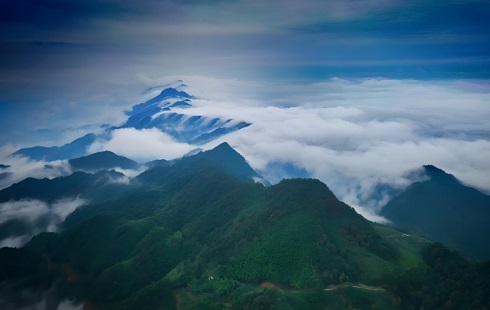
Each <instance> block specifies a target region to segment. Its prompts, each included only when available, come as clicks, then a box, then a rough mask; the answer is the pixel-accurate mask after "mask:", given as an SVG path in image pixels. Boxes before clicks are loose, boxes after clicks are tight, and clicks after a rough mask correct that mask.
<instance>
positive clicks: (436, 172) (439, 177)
mask: <svg viewBox="0 0 490 310" xmlns="http://www.w3.org/2000/svg"><path fill="white" fill-rule="evenodd" d="M423 168H424V171H425V173H426V174H427V176H428V177H429V178H430V179H431V180H432V181H434V182H438V183H445V184H460V182H459V181H458V179H456V177H455V176H453V175H452V174H449V173H447V172H445V171H444V170H442V169H440V168H438V167H436V166H434V165H424V166H423Z"/></svg>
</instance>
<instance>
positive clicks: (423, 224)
mask: <svg viewBox="0 0 490 310" xmlns="http://www.w3.org/2000/svg"><path fill="white" fill-rule="evenodd" d="M423 169H424V172H425V175H427V176H428V179H427V180H425V181H420V182H416V183H414V184H412V185H410V186H409V187H408V188H407V189H405V190H404V191H403V192H402V193H400V194H399V195H398V196H395V197H394V198H393V199H391V200H390V201H389V202H388V203H387V204H386V205H385V206H384V207H383V208H382V209H381V213H380V215H382V216H383V217H385V218H386V219H388V220H389V221H391V223H392V225H394V226H395V227H397V228H399V229H403V230H405V231H408V232H410V233H417V234H420V235H423V236H426V237H428V238H430V239H432V240H437V241H440V242H443V243H444V244H446V245H448V246H450V247H451V248H454V249H457V250H458V251H461V252H462V253H464V254H465V255H467V256H468V257H470V258H472V259H479V260H481V259H488V258H490V196H488V195H485V194H483V193H481V192H479V191H478V190H476V189H474V188H471V187H468V186H465V185H463V184H462V183H461V182H460V181H458V180H457V179H456V177H454V176H453V175H450V174H447V173H446V172H444V171H443V170H441V169H439V168H437V167H434V166H431V165H427V166H424V168H423Z"/></svg>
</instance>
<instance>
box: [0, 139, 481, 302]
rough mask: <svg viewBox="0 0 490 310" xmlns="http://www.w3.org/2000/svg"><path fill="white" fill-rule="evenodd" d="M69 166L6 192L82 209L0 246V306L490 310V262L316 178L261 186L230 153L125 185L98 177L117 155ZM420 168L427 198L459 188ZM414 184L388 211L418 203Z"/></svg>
mask: <svg viewBox="0 0 490 310" xmlns="http://www.w3.org/2000/svg"><path fill="white" fill-rule="evenodd" d="M108 158H109V159H112V160H114V162H112V163H111V162H110V161H109V163H108V162H107V159H108ZM73 162H75V164H74V167H78V168H80V169H81V170H84V171H77V172H75V173H73V174H72V175H70V176H67V177H61V178H55V179H42V180H36V179H26V180H24V181H22V182H19V183H17V184H14V185H12V186H11V187H9V188H7V189H4V190H2V191H0V198H1V201H3V202H4V203H3V204H2V206H4V205H5V204H6V203H7V204H8V203H12V202H13V201H24V202H26V201H32V200H40V201H41V200H42V201H46V203H48V204H49V205H50V206H52V205H54V204H55V203H57V202H59V201H63V199H65V200H66V199H68V198H73V197H75V196H76V197H79V199H82V200H83V201H84V203H82V204H81V205H80V206H78V208H76V210H75V211H74V212H72V213H70V214H68V215H66V217H65V219H64V220H63V221H62V222H59V223H58V222H56V223H57V224H58V226H57V229H55V230H51V232H44V233H40V234H38V235H36V236H35V237H34V238H32V240H30V241H29V242H28V243H27V244H25V245H24V246H23V247H20V248H9V247H4V248H2V249H0V283H2V285H1V286H0V307H1V308H2V309H17V308H22V307H24V308H25V307H31V308H32V307H44V308H46V309H57V308H61V307H66V306H71V307H80V306H81V305H83V307H85V308H90V309H325V308H327V309H353V308H355V309H374V308H376V309H420V308H424V309H437V308H455V309H458V308H459V309H461V308H465V309H484V308H485V307H488V306H489V305H490V299H489V296H488V294H487V293H488V291H490V264H489V262H488V261H486V262H480V263H472V262H469V261H467V260H466V259H465V258H464V256H462V255H460V254H459V253H458V252H456V251H453V250H450V249H447V248H446V247H445V246H444V245H442V244H441V243H437V242H433V241H430V240H429V239H427V238H424V237H421V236H418V235H417V234H412V233H407V231H406V230H404V231H399V230H397V229H395V228H392V227H390V226H385V225H381V224H375V223H372V222H370V221H368V220H366V219H365V218H363V217H362V216H361V215H359V214H357V213H356V212H355V210H354V209H353V208H351V207H350V206H348V205H346V204H345V203H343V202H341V201H339V200H338V199H337V198H336V197H335V195H334V194H333V193H332V192H331V191H330V189H329V188H328V187H327V185H325V184H324V183H322V182H320V181H318V180H315V179H286V180H283V181H281V182H279V183H278V184H275V185H270V186H265V185H263V184H261V183H257V182H255V181H256V180H259V179H260V178H261V177H260V175H259V174H258V173H257V172H255V171H254V170H253V169H252V168H251V167H250V166H249V165H248V163H247V162H246V160H245V158H244V157H243V156H241V155H240V154H239V153H237V152H236V151H235V150H234V149H232V148H231V147H230V146H229V145H228V144H226V143H224V144H221V145H219V146H218V147H216V148H215V149H212V150H209V151H205V152H199V153H197V154H194V155H190V156H187V157H183V158H181V159H179V160H177V161H174V162H171V163H170V164H169V163H168V162H162V165H154V166H151V165H144V168H143V169H147V170H146V171H144V172H142V173H141V174H139V175H138V176H137V177H134V178H132V179H130V180H128V178H127V177H125V176H124V175H123V174H122V173H120V172H115V171H112V170H104V169H115V168H119V167H116V166H118V165H126V164H130V163H132V162H131V161H128V160H126V159H124V158H121V157H119V156H117V155H116V154H113V153H99V154H93V155H92V156H87V157H84V158H80V159H77V160H75V161H71V162H70V164H71V165H72V163H73ZM116 162H117V163H118V164H117V165H116V164H115V163H116ZM80 163H81V164H80ZM77 165H78V166H77ZM80 165H81V166H80ZM150 166H151V167H150ZM94 168H96V169H94ZM99 169H102V170H99ZM425 169H426V170H427V173H428V174H429V176H430V180H428V181H424V182H420V183H415V184H413V185H412V186H411V187H414V186H415V187H418V186H421V185H420V184H422V185H423V186H424V187H426V186H427V184H425V183H426V182H429V183H428V185H430V186H428V187H427V190H428V191H432V190H433V187H435V188H436V189H437V191H436V192H435V193H436V194H437V195H447V194H448V193H447V192H445V190H451V191H462V189H461V187H464V186H463V185H461V184H460V183H459V182H458V181H457V180H456V179H455V178H454V177H451V176H449V175H447V174H445V173H444V172H443V171H441V170H439V169H437V168H435V167H432V166H427V167H425ZM88 171H91V172H88ZM94 171H97V172H94ZM431 182H433V183H435V184H432V183H431ZM431 184H432V185H431ZM411 187H409V188H407V190H406V191H404V192H402V193H401V194H400V195H399V196H397V198H394V200H393V201H394V202H396V200H397V199H402V198H403V197H404V196H405V195H411V194H412V190H411ZM464 193H466V192H465V191H464ZM473 194H475V191H474V190H473V191H472V190H470V189H469V190H468V194H467V195H473ZM413 195H414V196H412V197H415V198H421V199H422V198H424V197H425V196H420V195H419V193H418V192H416V193H415V194H413ZM400 197H401V198H400ZM410 205H412V207H413V204H410ZM429 207H430V206H429ZM386 208H387V210H390V209H393V210H394V209H400V210H403V209H402V208H399V207H396V206H395V205H390V204H388V205H387V206H386ZM435 210H436V211H437V212H446V213H449V212H447V210H444V208H443V206H438V207H435ZM1 211H5V210H1ZM426 211H428V210H426ZM436 211H434V212H436ZM400 212H401V211H400ZM387 216H388V215H387ZM392 219H393V223H395V220H396V219H397V218H396V217H392ZM31 222H32V221H31ZM33 222H36V221H33ZM413 222H416V221H415V220H414V221H413ZM14 224H15V223H14ZM17 224H18V223H17ZM11 225H13V224H11ZM10 227H11V226H9V227H3V232H4V233H5V232H8V230H9V228H10ZM414 227H416V225H415V226H411V227H410V229H414V230H415V229H418V228H414ZM1 232H2V228H1V227H0V233H1Z"/></svg>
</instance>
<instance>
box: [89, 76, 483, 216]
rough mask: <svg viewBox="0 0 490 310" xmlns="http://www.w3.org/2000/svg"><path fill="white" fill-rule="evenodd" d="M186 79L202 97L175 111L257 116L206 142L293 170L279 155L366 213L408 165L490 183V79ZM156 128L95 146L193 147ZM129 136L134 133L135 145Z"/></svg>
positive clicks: (150, 150) (126, 151)
mask: <svg viewBox="0 0 490 310" xmlns="http://www.w3.org/2000/svg"><path fill="white" fill-rule="evenodd" d="M185 81H186V83H188V84H189V85H190V90H189V92H190V93H192V94H194V95H196V96H198V97H201V98H206V100H195V101H194V102H193V105H194V107H193V108H188V109H182V110H180V111H178V112H179V113H183V114H189V115H191V114H192V115H196V114H199V115H206V116H211V117H223V118H233V119H239V120H243V121H247V122H250V123H252V126H250V127H247V128H244V129H242V130H239V131H237V132H234V133H231V134H229V135H226V136H224V137H222V138H220V139H219V140H218V141H214V142H212V143H210V144H208V145H207V147H208V148H211V147H213V146H215V145H217V144H218V143H221V142H223V141H227V142H229V143H230V144H231V145H232V146H233V147H235V148H236V149H237V150H238V151H239V152H240V153H241V154H243V155H244V156H245V158H247V160H248V161H249V162H250V164H251V165H252V166H253V167H254V168H255V169H257V170H258V171H260V172H261V173H262V174H263V175H264V176H265V177H266V178H269V179H270V180H271V181H273V182H277V181H279V177H284V176H288V173H287V172H285V173H283V174H282V175H281V174H280V173H279V174H278V173H277V171H271V170H270V168H271V167H274V168H275V169H277V167H278V165H277V163H283V164H287V165H289V166H293V167H295V168H297V169H296V170H297V171H298V170H299V171H305V173H306V174H307V175H310V176H312V177H315V178H319V179H320V180H322V181H323V182H325V183H326V184H327V185H328V186H329V187H330V188H331V189H332V190H333V191H334V193H335V194H336V195H337V196H338V197H339V198H340V199H342V200H344V201H345V202H347V203H349V204H350V205H352V206H354V207H356V208H357V209H358V211H360V212H362V213H363V214H364V215H366V216H368V217H369V216H370V215H372V214H374V213H375V212H376V211H377V210H378V209H379V207H380V206H382V205H383V204H384V203H386V201H387V199H388V198H389V196H387V194H386V193H385V194H384V195H383V193H379V192H377V191H378V189H379V186H380V185H383V184H384V185H386V184H389V185H391V186H392V187H394V188H395V189H397V188H398V189H402V188H404V187H406V186H407V185H408V184H410V183H411V182H413V181H414V180H416V179H417V178H414V176H415V175H417V174H414V173H411V172H413V171H415V170H417V169H420V167H421V166H422V165H425V164H433V165H436V166H438V167H440V168H442V169H444V170H445V171H447V172H449V173H452V174H454V175H455V176H457V177H458V178H459V179H460V180H461V181H463V182H464V183H466V184H468V185H470V186H473V187H476V188H479V189H481V190H483V191H485V192H487V193H488V192H490V182H489V180H488V175H489V174H490V161H488V159H487V154H490V140H489V138H490V126H489V125H488V119H490V105H489V103H490V94H489V93H488V91H487V89H488V87H489V85H488V81H481V80H480V81H415V80H385V79H363V80H343V79H330V80H327V81H325V82H322V83H313V84H302V85H301V84H296V85H291V84H288V85H277V84H276V85H264V84H262V85H260V84H257V83H249V82H246V81H239V80H228V81H225V80H217V79H205V78H202V77H188V78H186V79H185ZM153 135H161V134H160V133H157V132H153V131H138V130H133V129H132V130H130V131H127V132H124V131H119V132H116V133H115V135H114V137H113V139H112V140H111V141H110V142H108V143H105V145H103V146H99V147H101V148H108V149H111V150H113V151H115V152H121V153H122V154H123V155H128V156H131V155H133V156H135V155H140V156H141V154H142V153H141V152H147V154H154V155H158V154H161V155H164V150H170V149H172V152H171V154H170V153H169V154H168V155H171V156H170V158H172V157H176V156H177V155H182V154H183V153H184V152H186V151H187V150H188V149H189V146H188V145H180V144H176V142H174V141H169V140H168V139H170V138H169V137H166V138H165V139H161V138H157V139H153V138H152V136H153ZM129 141H138V142H135V143H137V144H138V147H133V146H132V145H131V143H130V142H129ZM140 144H141V145H140ZM135 152H136V153H138V154H136V153H135ZM161 157H165V156H161ZM166 158H169V157H166ZM419 177H420V175H419ZM372 197H376V199H374V200H373V199H372ZM371 218H373V219H375V217H373V216H371ZM378 220H379V219H378Z"/></svg>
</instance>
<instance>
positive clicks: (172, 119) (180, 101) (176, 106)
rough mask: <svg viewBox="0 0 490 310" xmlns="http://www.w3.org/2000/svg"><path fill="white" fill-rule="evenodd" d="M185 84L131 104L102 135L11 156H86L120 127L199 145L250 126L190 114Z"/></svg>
mask: <svg viewBox="0 0 490 310" xmlns="http://www.w3.org/2000/svg"><path fill="white" fill-rule="evenodd" d="M185 86H186V85H185V84H183V83H182V82H181V81H179V84H178V85H172V87H166V88H165V89H163V90H162V91H161V92H160V93H159V94H158V95H156V96H155V97H153V98H151V99H149V100H147V101H145V102H142V103H139V104H136V105H134V106H133V107H132V109H131V110H130V111H127V112H126V114H127V116H128V118H127V120H126V121H125V122H124V123H123V124H122V125H119V126H111V127H109V128H107V129H106V130H105V132H104V133H102V134H95V133H90V134H87V135H85V136H83V137H81V138H79V139H76V140H74V141H73V142H70V143H67V144H65V145H62V146H54V147H44V146H34V147H30V148H23V149H20V150H18V151H16V152H15V153H13V154H12V155H19V156H24V157H27V158H30V159H33V160H45V161H54V160H63V159H73V158H77V157H82V156H85V155H88V153H87V150H88V149H89V148H90V146H91V145H92V144H93V143H94V142H96V141H102V142H103V141H105V140H108V139H110V137H111V134H112V132H113V131H116V130H118V129H122V128H133V129H138V130H140V129H154V128H156V129H158V130H160V131H162V132H164V133H166V134H168V135H170V136H171V137H172V138H173V139H174V140H175V141H178V142H182V143H188V144H194V145H201V144H204V143H207V142H210V141H213V140H215V139H216V138H218V137H221V136H223V135H226V134H228V133H231V132H234V131H237V130H240V129H242V128H245V127H247V126H250V125H251V124H250V123H248V122H244V121H240V120H234V119H223V118H219V117H209V116H205V115H200V114H193V113H192V108H193V100H195V99H197V98H196V97H194V96H192V95H190V94H188V93H187V92H185V91H183V90H181V88H182V87H185ZM152 91H153V90H152ZM184 110H186V111H184Z"/></svg>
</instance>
